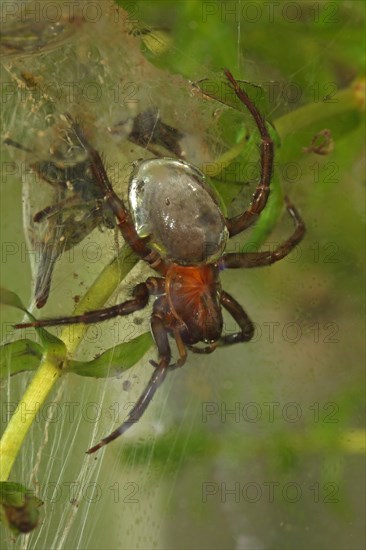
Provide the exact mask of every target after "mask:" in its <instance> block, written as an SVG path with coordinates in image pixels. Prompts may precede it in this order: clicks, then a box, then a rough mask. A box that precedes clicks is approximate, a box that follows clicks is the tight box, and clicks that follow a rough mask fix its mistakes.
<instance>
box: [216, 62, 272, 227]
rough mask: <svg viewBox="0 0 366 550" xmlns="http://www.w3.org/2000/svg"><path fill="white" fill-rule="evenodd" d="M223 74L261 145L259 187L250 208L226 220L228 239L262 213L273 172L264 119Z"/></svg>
mask: <svg viewBox="0 0 366 550" xmlns="http://www.w3.org/2000/svg"><path fill="white" fill-rule="evenodd" d="M224 72H225V75H226V78H227V79H228V80H229V82H230V83H231V85H232V87H233V90H234V92H235V95H236V96H237V97H238V99H239V100H240V101H241V102H242V103H243V104H244V105H245V106H246V108H247V109H248V111H249V112H250V114H251V115H252V118H253V120H254V122H255V124H256V126H257V128H258V131H259V134H260V136H261V140H262V143H261V146H260V151H261V177H260V182H259V185H258V186H257V188H256V190H255V192H254V196H253V199H252V203H251V205H250V208H249V209H248V210H246V211H245V212H243V213H242V214H240V215H239V216H235V217H234V218H230V219H227V220H226V223H227V228H228V230H229V233H230V237H233V236H234V235H237V234H238V233H241V232H242V231H244V229H246V228H247V227H249V226H250V225H252V223H254V222H255V221H256V219H257V218H258V216H259V214H260V213H261V212H262V210H263V208H264V207H265V206H266V203H267V199H268V196H269V191H270V187H269V186H270V183H271V177H272V172H273V156H274V151H273V140H272V138H271V136H270V135H269V132H268V130H267V126H266V123H265V120H264V118H263V117H262V115H261V114H260V112H259V111H258V109H257V107H256V106H255V105H254V103H253V102H252V101H251V99H250V98H249V96H248V95H247V93H246V92H245V91H244V90H242V89H241V88H240V86H239V83H238V82H237V81H236V80H235V78H234V77H233V75H232V74H231V73H230V71H229V70H227V69H225V71H224Z"/></svg>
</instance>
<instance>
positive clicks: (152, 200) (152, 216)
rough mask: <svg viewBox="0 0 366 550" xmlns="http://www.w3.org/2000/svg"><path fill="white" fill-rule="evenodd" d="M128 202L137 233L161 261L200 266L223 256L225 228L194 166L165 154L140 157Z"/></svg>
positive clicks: (225, 240) (225, 238) (200, 173)
mask: <svg viewBox="0 0 366 550" xmlns="http://www.w3.org/2000/svg"><path fill="white" fill-rule="evenodd" d="M129 203H130V212H131V214H132V217H133V221H134V225H135V228H136V231H137V234H138V236H139V237H141V238H144V237H148V239H149V240H148V245H149V247H151V248H153V249H154V250H156V251H157V252H158V253H159V255H160V256H161V257H162V258H164V259H165V260H168V261H171V262H175V263H177V264H180V265H199V264H202V263H204V264H207V263H212V262H214V261H216V260H217V259H218V258H220V256H221V255H222V253H223V251H224V249H225V246H226V242H227V240H228V237H229V232H228V229H227V227H226V223H225V219H224V216H223V215H222V213H221V210H220V208H219V206H218V204H217V201H216V200H215V197H214V195H213V193H212V191H211V190H210V189H209V188H208V186H207V185H206V183H205V176H204V174H203V173H202V172H201V171H200V170H198V168H195V167H194V166H191V165H190V164H188V163H186V162H184V161H182V160H177V159H169V158H163V159H151V160H144V161H141V162H139V163H138V164H137V165H136V167H135V170H134V172H133V174H132V177H131V181H130V186H129Z"/></svg>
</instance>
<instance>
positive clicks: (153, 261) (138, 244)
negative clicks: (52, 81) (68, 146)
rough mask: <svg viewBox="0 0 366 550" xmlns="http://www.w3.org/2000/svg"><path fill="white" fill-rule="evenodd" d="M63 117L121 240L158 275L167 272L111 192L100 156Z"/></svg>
mask: <svg viewBox="0 0 366 550" xmlns="http://www.w3.org/2000/svg"><path fill="white" fill-rule="evenodd" d="M65 117H66V118H67V120H68V122H69V123H70V125H71V128H72V130H73V132H74V134H75V136H76V138H77V139H78V140H79V143H80V145H81V146H82V147H83V149H84V150H85V152H86V153H87V154H88V157H89V160H90V169H91V172H92V174H93V176H94V179H95V181H96V182H97V184H98V185H99V188H100V190H101V192H102V193H103V196H104V199H105V200H106V202H107V203H108V205H109V207H110V209H111V210H112V212H113V214H114V215H115V216H116V218H117V225H118V227H119V228H120V230H121V233H122V235H123V238H124V239H125V241H126V242H127V243H128V244H129V245H130V246H131V248H132V249H133V250H134V251H135V252H136V254H138V255H139V256H140V258H142V259H143V260H145V261H147V262H148V263H149V264H150V265H151V266H152V267H153V269H155V270H156V271H158V272H160V273H165V272H166V271H167V265H166V264H165V262H164V261H163V260H162V259H161V258H160V257H159V256H158V254H156V253H154V252H153V251H152V250H151V249H150V248H149V247H148V246H147V244H146V239H141V238H140V237H139V236H138V234H137V231H136V229H135V226H134V223H133V220H132V218H131V215H130V213H129V211H128V210H127V208H126V206H125V203H124V202H123V200H122V199H120V198H119V197H118V195H117V194H116V193H115V192H114V190H113V187H112V185H111V182H110V181H109V178H108V175H107V172H106V171H105V168H104V165H103V161H102V159H101V156H100V154H99V153H98V151H97V150H96V149H94V148H93V147H92V146H91V145H90V144H89V142H88V141H87V139H86V137H85V136H84V133H83V131H82V129H81V128H80V126H79V124H77V123H76V122H75V121H74V120H73V119H72V117H71V115H70V114H68V113H65Z"/></svg>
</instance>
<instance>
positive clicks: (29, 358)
mask: <svg viewBox="0 0 366 550" xmlns="http://www.w3.org/2000/svg"><path fill="white" fill-rule="evenodd" d="M42 355H43V348H42V346H40V345H39V344H37V342H33V341H32V340H28V339H24V340H16V341H15V342H9V343H8V344H4V345H3V346H1V347H0V378H1V379H3V378H6V376H8V375H9V374H10V376H13V375H14V374H18V373H19V372H23V371H29V370H36V368H37V367H38V365H39V362H40V360H41V359H42Z"/></svg>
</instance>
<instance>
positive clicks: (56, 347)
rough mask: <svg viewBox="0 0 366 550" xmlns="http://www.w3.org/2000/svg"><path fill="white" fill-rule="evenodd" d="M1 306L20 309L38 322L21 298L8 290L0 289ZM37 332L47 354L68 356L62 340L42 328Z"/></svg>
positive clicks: (37, 329) (38, 328) (36, 328)
mask: <svg viewBox="0 0 366 550" xmlns="http://www.w3.org/2000/svg"><path fill="white" fill-rule="evenodd" d="M0 304H3V305H5V306H10V307H15V308H17V309H20V310H21V311H24V312H25V313H26V314H27V315H28V317H30V319H31V320H32V321H36V318H35V317H34V316H33V315H32V314H31V313H29V311H28V310H27V309H26V308H25V306H24V304H23V302H22V301H21V299H20V298H19V296H18V295H17V294H15V292H12V291H11V290H8V289H7V288H4V287H0ZM35 330H36V332H37V334H38V336H39V337H40V340H41V342H42V344H43V347H44V351H45V352H47V353H51V354H53V355H60V356H63V357H64V356H66V347H65V344H64V343H63V342H62V340H60V339H59V338H57V337H56V336H54V335H53V334H51V333H50V332H48V331H47V330H45V329H44V328H42V327H35Z"/></svg>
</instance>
